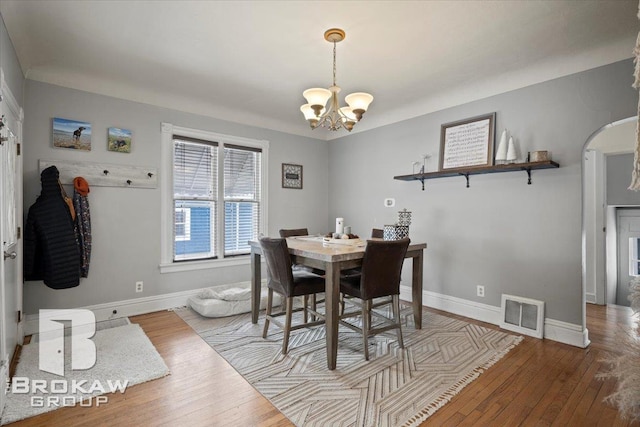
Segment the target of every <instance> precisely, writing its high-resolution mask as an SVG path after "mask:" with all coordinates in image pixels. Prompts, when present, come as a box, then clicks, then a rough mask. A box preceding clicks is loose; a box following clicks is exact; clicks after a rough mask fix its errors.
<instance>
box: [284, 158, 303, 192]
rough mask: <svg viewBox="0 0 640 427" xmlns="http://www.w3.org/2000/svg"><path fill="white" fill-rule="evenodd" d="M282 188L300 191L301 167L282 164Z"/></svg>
mask: <svg viewBox="0 0 640 427" xmlns="http://www.w3.org/2000/svg"><path fill="white" fill-rule="evenodd" d="M282 188H295V189H298V190H302V165H293V164H290V163H283V164H282Z"/></svg>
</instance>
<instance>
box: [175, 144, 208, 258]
mask: <svg viewBox="0 0 640 427" xmlns="http://www.w3.org/2000/svg"><path fill="white" fill-rule="evenodd" d="M173 142H174V161H173V200H174V216H173V224H174V227H173V230H174V239H173V241H174V245H173V258H174V261H182V260H192V259H207V258H215V257H217V256H218V254H217V250H216V247H217V245H216V241H217V236H218V233H217V230H216V212H217V201H218V172H217V171H218V144H217V143H215V142H209V141H201V140H197V139H193V138H187V137H181V136H176V135H174V138H173Z"/></svg>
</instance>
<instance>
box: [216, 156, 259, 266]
mask: <svg viewBox="0 0 640 427" xmlns="http://www.w3.org/2000/svg"><path fill="white" fill-rule="evenodd" d="M261 155H262V150H260V149H259V148H250V147H242V146H237V145H230V144H227V145H225V147H224V215H225V218H224V255H225V256H232V255H241V254H248V253H249V252H250V250H251V248H250V246H249V244H248V241H249V240H256V239H257V238H258V233H259V226H260V211H261V207H260V203H261V194H260V189H261V187H262V186H261V182H260V179H261V176H262V174H261V170H260V167H261V164H262V161H261Z"/></svg>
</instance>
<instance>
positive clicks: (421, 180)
mask: <svg viewBox="0 0 640 427" xmlns="http://www.w3.org/2000/svg"><path fill="white" fill-rule="evenodd" d="M420 182H421V183H422V191H424V177H421V178H420Z"/></svg>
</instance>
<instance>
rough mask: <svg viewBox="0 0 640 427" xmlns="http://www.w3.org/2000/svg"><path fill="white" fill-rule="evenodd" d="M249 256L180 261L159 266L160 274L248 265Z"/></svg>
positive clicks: (249, 261) (249, 262)
mask: <svg viewBox="0 0 640 427" xmlns="http://www.w3.org/2000/svg"><path fill="white" fill-rule="evenodd" d="M250 264H251V256H250V255H246V256H238V257H233V258H225V259H214V260H203V261H182V262H172V263H166V264H160V265H159V267H160V273H161V274H164V273H178V272H181V271H192V270H206V269H212V268H224V267H233V266H237V265H250Z"/></svg>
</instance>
